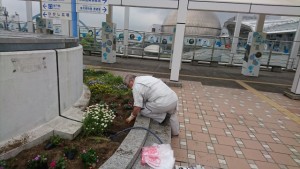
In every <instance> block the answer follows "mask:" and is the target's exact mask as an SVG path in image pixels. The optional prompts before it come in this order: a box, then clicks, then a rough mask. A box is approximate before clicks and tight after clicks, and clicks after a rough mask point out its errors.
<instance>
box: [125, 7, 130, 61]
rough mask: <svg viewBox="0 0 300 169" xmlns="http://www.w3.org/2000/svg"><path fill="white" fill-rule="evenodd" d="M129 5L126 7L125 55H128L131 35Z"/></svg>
mask: <svg viewBox="0 0 300 169" xmlns="http://www.w3.org/2000/svg"><path fill="white" fill-rule="evenodd" d="M129 12H130V11H129V7H125V14H124V56H128V37H129V33H128V30H129Z"/></svg>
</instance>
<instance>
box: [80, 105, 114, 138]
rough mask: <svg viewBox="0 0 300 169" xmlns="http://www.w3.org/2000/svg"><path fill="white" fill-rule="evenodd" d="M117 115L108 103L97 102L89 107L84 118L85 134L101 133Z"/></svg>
mask: <svg viewBox="0 0 300 169" xmlns="http://www.w3.org/2000/svg"><path fill="white" fill-rule="evenodd" d="M115 117H116V116H115V115H114V112H113V111H112V110H110V109H109V107H108V105H107V104H96V105H92V106H89V107H88V108H87V111H86V114H85V115H84V119H83V132H84V135H94V136H97V135H101V134H102V133H103V132H104V131H105V129H106V128H108V127H109V126H110V125H111V123H112V122H113V119H114V118H115Z"/></svg>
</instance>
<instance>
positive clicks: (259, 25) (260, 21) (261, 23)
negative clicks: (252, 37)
mask: <svg viewBox="0 0 300 169" xmlns="http://www.w3.org/2000/svg"><path fill="white" fill-rule="evenodd" d="M265 19H266V15H264V14H259V16H258V19H257V22H256V27H255V31H256V32H263V29H264V23H265Z"/></svg>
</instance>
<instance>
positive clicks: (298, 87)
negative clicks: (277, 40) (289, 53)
mask: <svg viewBox="0 0 300 169" xmlns="http://www.w3.org/2000/svg"><path fill="white" fill-rule="evenodd" d="M299 64H300V59H299V60H298V68H297V71H296V74H295V78H294V81H293V85H292V89H291V92H292V93H294V94H300V66H299Z"/></svg>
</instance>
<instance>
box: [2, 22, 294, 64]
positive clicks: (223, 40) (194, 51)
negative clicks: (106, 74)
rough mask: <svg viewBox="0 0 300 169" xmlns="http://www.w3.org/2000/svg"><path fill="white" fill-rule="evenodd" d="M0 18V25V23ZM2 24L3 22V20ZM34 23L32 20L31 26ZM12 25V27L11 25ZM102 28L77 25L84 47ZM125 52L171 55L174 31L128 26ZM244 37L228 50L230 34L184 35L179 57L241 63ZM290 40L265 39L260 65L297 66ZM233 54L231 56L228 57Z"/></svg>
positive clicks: (120, 35)
mask: <svg viewBox="0 0 300 169" xmlns="http://www.w3.org/2000/svg"><path fill="white" fill-rule="evenodd" d="M1 23H2V22H0V29H3V28H4V27H3V26H2V27H1ZM2 24H3V23H2ZM10 24H12V25H14V26H10V28H11V31H26V30H24V29H22V28H23V25H24V24H26V22H10ZM35 27H36V24H35V23H34V28H35ZM12 28H13V29H12ZM101 33H102V32H101V28H99V27H88V28H87V27H79V40H80V43H81V44H82V45H83V47H84V50H85V51H87V52H89V53H88V54H90V53H92V52H97V53H99V52H101V46H102V44H101V41H102V39H101ZM129 37H130V38H129V40H128V55H129V56H135V57H142V58H152V59H157V60H166V59H170V58H171V57H172V50H173V49H172V45H173V39H174V35H173V34H167V33H153V32H144V31H134V30H129ZM123 43H124V31H123V30H116V52H117V54H118V55H121V56H123V55H124V46H123ZM246 43H247V39H245V38H239V40H238V46H237V50H236V53H235V54H231V44H232V38H229V37H214V36H196V35H193V36H185V37H184V41H183V53H182V59H183V60H185V61H191V62H218V63H221V64H233V65H241V64H242V63H243V57H244V55H245V45H246ZM292 45H293V41H276V40H266V42H265V48H264V52H263V55H262V58H261V65H262V66H265V67H268V68H269V67H272V66H280V67H282V68H285V69H296V68H297V66H298V59H299V57H296V58H290V51H291V48H292ZM232 56H233V58H231V57H232Z"/></svg>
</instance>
